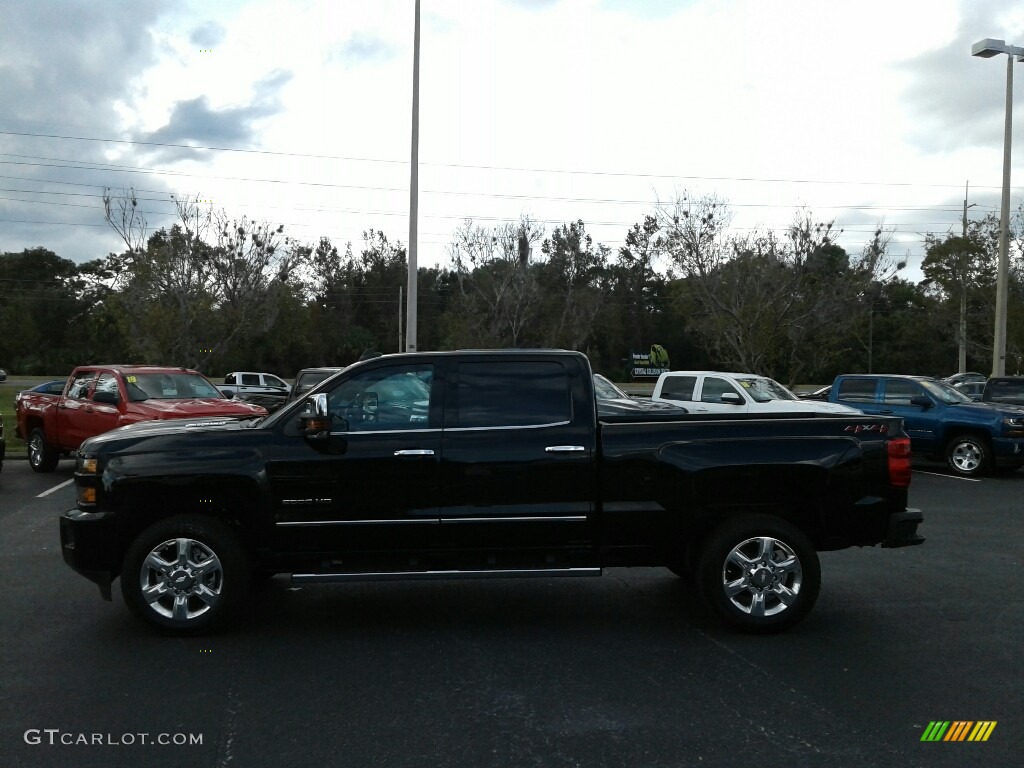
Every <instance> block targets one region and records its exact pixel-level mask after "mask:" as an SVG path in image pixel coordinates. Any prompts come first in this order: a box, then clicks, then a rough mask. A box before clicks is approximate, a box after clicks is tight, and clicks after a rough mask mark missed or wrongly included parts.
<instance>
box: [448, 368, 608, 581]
mask: <svg viewBox="0 0 1024 768" xmlns="http://www.w3.org/2000/svg"><path fill="white" fill-rule="evenodd" d="M584 375H586V376H587V377H589V376H590V374H589V372H586V373H584V371H583V367H582V366H581V365H580V364H579V362H578V361H577V360H576V359H575V358H573V357H568V356H566V357H564V358H563V357H554V358H553V357H551V356H546V357H545V356H538V357H536V358H531V357H529V356H519V355H517V356H516V357H515V358H514V359H510V358H504V359H503V358H502V357H501V356H493V357H489V356H485V355H480V356H473V357H468V358H465V359H458V360H456V361H455V362H454V365H453V367H452V370H450V371H449V374H448V383H447V388H446V395H445V413H444V433H443V441H442V455H443V460H442V462H443V463H442V467H443V474H442V487H441V497H440V502H441V503H440V517H441V534H442V540H443V541H444V543H445V544H446V545H448V546H453V547H459V548H467V549H474V550H479V549H481V548H484V547H487V548H494V549H495V550H499V549H503V550H517V552H518V554H517V555H515V556H512V555H510V557H520V558H525V557H528V555H527V554H526V553H528V552H531V551H532V552H533V553H534V555H535V556H536V557H538V558H540V557H544V556H545V555H544V552H547V553H550V552H551V550H552V549H562V548H574V547H587V546H590V545H591V544H592V542H593V540H594V535H593V526H592V515H593V512H594V508H595V499H596V493H597V491H596V489H597V476H596V472H595V457H594V450H595V440H594V433H595V430H596V413H595V408H594V401H593V398H592V392H591V390H590V388H589V387H588V386H586V384H585V383H584V380H583V378H584ZM540 548H543V549H540ZM507 564H508V565H509V566H510V567H524V566H525V565H544V564H545V563H544V562H531V563H527V562H526V561H525V560H519V561H515V562H510V563H507ZM499 565H500V563H499Z"/></svg>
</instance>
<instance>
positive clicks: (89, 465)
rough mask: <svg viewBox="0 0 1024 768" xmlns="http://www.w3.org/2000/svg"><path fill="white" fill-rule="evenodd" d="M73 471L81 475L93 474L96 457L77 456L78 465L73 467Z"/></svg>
mask: <svg viewBox="0 0 1024 768" xmlns="http://www.w3.org/2000/svg"><path fill="white" fill-rule="evenodd" d="M75 471H76V472H79V473H81V474H83V475H95V474H96V459H95V458H92V457H86V456H79V457H78V466H77V467H76V468H75Z"/></svg>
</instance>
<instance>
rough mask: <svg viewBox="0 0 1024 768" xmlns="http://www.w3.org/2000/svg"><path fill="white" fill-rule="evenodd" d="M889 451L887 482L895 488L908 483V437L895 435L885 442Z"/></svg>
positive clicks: (902, 486) (904, 486)
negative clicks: (895, 436)
mask: <svg viewBox="0 0 1024 768" xmlns="http://www.w3.org/2000/svg"><path fill="white" fill-rule="evenodd" d="M885 446H886V450H887V451H888V453H889V482H890V483H891V484H892V485H895V486H896V487H897V488H906V487H907V486H909V485H910V438H909V437H897V438H895V439H893V440H889V441H888V442H886V444H885Z"/></svg>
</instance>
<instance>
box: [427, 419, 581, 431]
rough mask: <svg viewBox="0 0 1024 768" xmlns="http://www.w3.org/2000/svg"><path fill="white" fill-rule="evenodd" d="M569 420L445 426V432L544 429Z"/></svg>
mask: <svg viewBox="0 0 1024 768" xmlns="http://www.w3.org/2000/svg"><path fill="white" fill-rule="evenodd" d="M570 424H572V422H571V421H553V422H551V423H549V424H517V425H515V426H509V427H446V428H445V429H444V431H445V432H485V431H488V430H508V429H544V428H545V427H567V426H569V425H570Z"/></svg>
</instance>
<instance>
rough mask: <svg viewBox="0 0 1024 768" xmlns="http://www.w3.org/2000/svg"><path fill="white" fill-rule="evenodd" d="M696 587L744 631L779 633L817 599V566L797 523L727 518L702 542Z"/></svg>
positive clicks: (799, 618)
mask: <svg viewBox="0 0 1024 768" xmlns="http://www.w3.org/2000/svg"><path fill="white" fill-rule="evenodd" d="M697 584H698V588H699V590H700V593H701V597H702V598H703V599H704V602H705V603H706V604H707V605H708V607H709V608H710V609H711V610H712V611H713V612H714V613H715V614H717V615H718V617H719V618H720V619H721V620H722V621H723V622H725V623H726V624H728V625H729V626H731V627H733V628H735V629H738V630H740V631H742V632H749V633H753V634H767V633H771V632H782V631H783V630H786V629H789V628H790V627H792V626H794V625H795V624H797V623H798V622H800V621H802V620H803V619H804V618H805V617H806V616H807V614H808V613H810V611H811V609H812V608H813V607H814V603H815V601H816V600H817V599H818V592H819V590H820V588H821V565H820V563H819V562H818V554H817V552H815V550H814V545H813V544H811V542H810V540H809V539H808V538H807V536H806V535H804V533H803V532H802V531H801V530H800V529H799V528H797V527H796V526H795V525H793V524H791V523H789V522H786V521H785V520H782V519H780V518H777V517H773V516H770V515H749V516H744V517H740V518H736V519H734V520H730V521H728V522H726V523H724V524H723V525H721V526H720V527H719V528H717V529H716V530H715V531H713V532H712V533H711V535H710V536H709V537H708V539H707V540H706V542H705V544H704V547H703V550H702V552H701V555H700V560H699V564H698V567H697Z"/></svg>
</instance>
